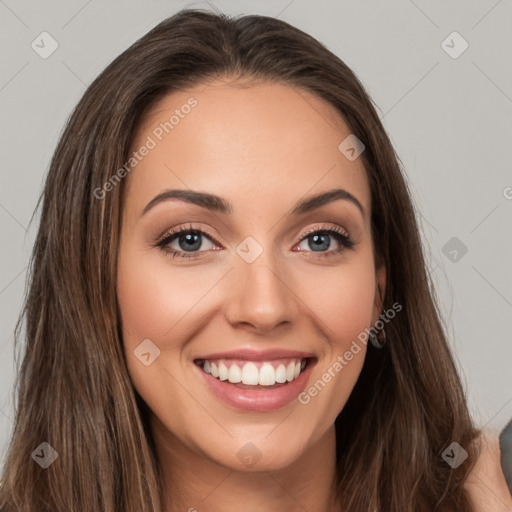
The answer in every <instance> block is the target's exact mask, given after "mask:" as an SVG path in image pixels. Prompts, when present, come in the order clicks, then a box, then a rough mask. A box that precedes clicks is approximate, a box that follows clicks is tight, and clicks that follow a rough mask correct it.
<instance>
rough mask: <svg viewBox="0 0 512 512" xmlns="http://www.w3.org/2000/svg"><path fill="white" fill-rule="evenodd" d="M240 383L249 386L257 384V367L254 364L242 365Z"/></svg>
mask: <svg viewBox="0 0 512 512" xmlns="http://www.w3.org/2000/svg"><path fill="white" fill-rule="evenodd" d="M242 382H243V383H244V384H250V385H251V386H255V385H256V384H258V367H257V366H256V365H255V364H254V363H247V364H244V367H243V368H242Z"/></svg>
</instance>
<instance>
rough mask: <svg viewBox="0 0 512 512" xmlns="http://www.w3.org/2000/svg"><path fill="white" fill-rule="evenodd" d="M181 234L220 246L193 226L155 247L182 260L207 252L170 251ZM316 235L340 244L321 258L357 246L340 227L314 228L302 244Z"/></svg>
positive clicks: (174, 234)
mask: <svg viewBox="0 0 512 512" xmlns="http://www.w3.org/2000/svg"><path fill="white" fill-rule="evenodd" d="M181 233H189V234H194V235H204V236H206V237H207V238H208V239H210V240H211V241H212V242H214V243H216V244H217V245H220V244H218V243H217V241H216V240H215V239H214V238H213V237H211V236H210V235H209V234H208V233H205V232H204V231H202V230H200V229H194V228H193V227H192V225H189V226H188V227H187V226H181V227H179V228H177V229H174V230H173V231H170V232H168V233H166V234H165V235H164V236H163V237H162V238H161V239H160V240H158V241H157V242H156V243H155V244H154V245H153V246H154V247H159V248H160V249H161V250H162V251H164V253H165V254H168V255H172V257H173V258H174V257H176V256H178V257H181V258H195V257H197V256H196V255H197V254H198V253H201V252H205V251H195V252H190V253H187V252H186V251H176V250H174V249H169V248H168V247H167V245H168V244H170V243H171V242H173V241H174V240H175V239H176V238H177V237H178V236H179V235H180V234H181ZM316 234H329V235H331V236H333V237H334V238H335V239H336V241H337V242H338V243H339V244H340V248H339V249H335V250H329V251H320V252H318V253H317V254H318V255H319V256H320V257H330V256H335V255H337V254H340V253H341V252H343V251H345V250H347V249H352V248H353V247H354V245H355V242H354V241H353V240H352V238H351V237H350V235H348V234H346V233H344V232H343V231H342V230H341V229H340V228H338V227H329V228H320V229H318V228H314V229H311V230H310V231H308V232H306V233H305V234H304V235H303V237H302V238H301V239H300V242H302V241H303V240H304V239H306V238H308V237H310V236H311V235H316ZM300 242H299V243H300ZM306 252H316V251H306Z"/></svg>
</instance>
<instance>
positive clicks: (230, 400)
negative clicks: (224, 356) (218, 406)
mask: <svg viewBox="0 0 512 512" xmlns="http://www.w3.org/2000/svg"><path fill="white" fill-rule="evenodd" d="M194 366H195V367H196V368H197V369H198V371H199V372H200V373H201V374H202V376H203V379H205V382H206V384H207V386H208V387H209V388H210V390H211V391H213V393H215V395H217V396H218V397H219V398H220V399H221V400H223V401H224V402H226V403H227V404H229V405H231V406H233V407H236V408H237V409H242V410H244V411H255V412H269V411H274V410H276V409H280V408H281V407H284V406H285V405H288V404H289V403H290V402H292V401H293V400H294V399H296V398H297V397H298V395H299V394H300V393H301V392H302V391H303V389H304V387H305V386H306V383H307V380H308V377H309V374H310V372H311V368H312V366H313V364H312V363H311V362H310V363H309V364H308V365H307V366H306V368H305V369H304V371H303V372H301V373H300V374H299V376H298V377H297V378H296V379H294V380H292V382H288V383H287V384H284V385H283V386H279V387H278V388H274V389H267V390H265V389H260V390H254V391H253V390H250V389H242V388H239V387H237V386H236V385H235V384H231V383H230V382H228V381H222V380H219V379H217V378H215V377H212V376H211V375H210V374H209V373H206V372H205V371H204V370H203V369H202V368H200V367H199V366H198V365H196V364H195V363H194Z"/></svg>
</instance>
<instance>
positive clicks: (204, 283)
mask: <svg viewBox="0 0 512 512" xmlns="http://www.w3.org/2000/svg"><path fill="white" fill-rule="evenodd" d="M172 116H173V117H172ZM166 123H167V124H166ZM350 133H351V132H350V129H349V128H348V126H347V125H346V124H345V122H344V121H343V120H342V119H341V118H340V117H339V116H338V115H337V114H336V113H335V111H334V109H333V108H332V107H331V106H330V105H329V104H327V103H326V102H324V101H323V100H322V99H320V98H318V97H316V96H314V95H312V94H310V93H307V92H305V91H302V90H298V89H294V88H291V87H289V86H286V85H280V84H270V83H264V84H263V83H261V84H258V85H255V84H251V85H250V86H243V87H241V86H240V85H239V84H229V83H226V82H223V81H220V80H217V81H215V82H213V83H211V84H209V85H208V86H205V85H202V86H201V87H195V88H193V89H190V90H187V91H180V92H176V93H173V94H171V95H169V96H167V97H166V98H165V99H164V100H162V101H161V102H160V103H158V105H156V106H155V107H154V108H153V109H152V110H151V112H150V113H149V114H148V115H147V116H146V117H145V119H144V122H143V123H142V125H141V126H140V128H139V131H138V134H137V137H136V140H135V142H134V145H133V151H137V155H138V156H134V157H133V158H136V159H137V160H136V161H133V162H132V164H133V163H136V165H135V166H134V167H133V169H132V170H131V172H130V173H129V175H128V176H127V178H125V179H126V180H127V183H126V185H127V186H126V189H125V191H124V192H125V196H124V202H123V222H122V234H121V243H120V249H119V260H118V299H119V306H120V310H121V316H122V325H123V340H124V346H125V350H126V359H127V364H128V369H129V372H130V375H131V378H132V380H133V383H134V386H135V388H136V390H137V392H138V393H139V394H140V395H141V397H142V398H143V399H144V401H145V402H146V403H147V404H148V406H149V408H150V409H151V412H152V417H151V421H152V425H153V429H154V430H155V432H157V434H156V435H158V436H160V438H162V439H163V438H166V439H167V441H169V444H174V445H180V446H181V447H186V449H187V450H191V451H192V452H193V453H194V454H196V455H199V456H201V457H207V458H208V459H210V460H213V461H215V462H217V463H219V464H222V465H224V466H226V467H231V468H236V469H238V470H244V468H246V469H247V470H249V469H250V468H251V467H252V466H251V464H250V463H248V460H250V457H251V456H252V458H253V460H256V459H258V461H257V463H258V468H266V469H272V468H274V469H277V468H283V467H286V466H287V465H289V464H291V463H292V462H293V461H295V460H297V459H298V458H299V456H301V455H302V454H303V453H304V452H305V451H306V450H308V449H314V446H315V444H316V443H318V442H320V441H321V439H322V438H325V436H326V435H328V433H329V432H331V433H332V426H333V423H334V420H335V419H336V416H337V415H338V414H339V412H340V411H341V409H342V408H343V406H344V404H345V403H346V401H347V399H348V397H349V395H350V393H351V391H352V389H353V387H354V385H355V383H356V380H357V378H358V376H359V373H360V370H361V367H362V365H363V360H364V356H365V353H366V346H365V345H364V344H363V343H361V342H358V343H357V344H354V343H353V342H354V341H355V340H356V341H357V340H358V335H360V334H361V333H362V332H364V330H365V328H369V327H371V326H372V325H373V324H374V323H375V321H376V320H377V319H378V317H379V314H380V312H381V311H380V309H379V307H378V301H379V290H378V289H377V284H378V283H380V293H383V291H384V285H385V275H384V271H383V270H382V269H379V272H376V270H375V266H374V255H373V249H372V239H371V231H370V211H371V204H370V190H369V187H368V182H367V179H366V175H365V170H364V168H363V164H362V161H361V158H355V159H353V158H350V159H349V158H347V157H346V156H345V154H348V155H351V152H349V153H342V152H341V150H340V149H339V148H338V146H339V145H340V143H341V142H342V141H344V139H346V137H347V136H349V135H350ZM349 140H350V139H349ZM143 148H146V149H143ZM351 156H352V155H351ZM334 189H342V190H343V191H345V192H341V193H340V194H339V195H337V196H333V197H335V198H334V199H333V200H331V201H317V202H315V201H313V202H312V203H310V202H309V200H310V199H311V198H312V197H313V196H317V195H319V194H324V193H326V192H329V191H332V190H334ZM171 190H180V191H184V192H186V193H189V194H191V193H201V194H208V195H212V196H216V197H217V198H218V199H211V198H206V199H204V198H203V199H200V200H197V201H195V200H194V201H192V200H189V201H187V200H185V198H184V196H182V198H181V199H180V198H177V197H169V196H170V195H172V194H170V195H168V196H165V195H164V196H162V195H161V194H164V193H166V192H169V191H171ZM155 198H156V199H155ZM347 198H348V199H347ZM351 198H353V199H351ZM331 199H332V198H331ZM298 204H306V205H309V206H307V207H297V205H298ZM358 204H359V205H360V207H361V208H360V207H359V206H358ZM190 228H192V230H194V231H192V232H190ZM176 229H182V230H183V231H182V232H181V233H178V234H177V235H176V236H175V237H174V238H169V236H168V235H169V234H170V233H171V232H173V231H174V230H176ZM332 229H334V230H336V231H338V232H339V233H340V234H341V237H338V235H337V233H336V232H334V233H332V232H331V233H329V232H328V230H332ZM198 232H200V233H198ZM344 237H349V240H350V243H348V244H347V245H345V244H346V239H345V238H344ZM356 345H357V346H358V347H359V351H357V350H355V346H356ZM351 347H352V350H351ZM348 352H350V353H351V354H352V357H350V355H349V354H347V353H348ZM345 354H347V356H345ZM205 361H208V362H207V363H206V368H205V367H204V363H205ZM303 361H306V363H307V365H306V367H305V369H304V371H303V372H302V373H300V374H299V376H298V377H296V375H297V372H298V370H299V368H301V367H302V366H303ZM336 361H338V365H337V364H336ZM342 361H343V362H342ZM340 366H341V369H340ZM205 370H207V371H208V370H209V372H210V373H206V371H205ZM219 372H220V373H219ZM239 379H242V382H239V383H237V381H239ZM276 379H277V382H276ZM283 380H284V381H285V382H283ZM230 381H233V382H230ZM319 381H320V382H319ZM244 382H245V383H246V384H244ZM272 382H276V383H275V384H274V385H273V386H272ZM315 382H316V383H317V384H316V387H315ZM315 391H316V392H315ZM249 443H251V444H249ZM247 457H249V459H248V458H247Z"/></svg>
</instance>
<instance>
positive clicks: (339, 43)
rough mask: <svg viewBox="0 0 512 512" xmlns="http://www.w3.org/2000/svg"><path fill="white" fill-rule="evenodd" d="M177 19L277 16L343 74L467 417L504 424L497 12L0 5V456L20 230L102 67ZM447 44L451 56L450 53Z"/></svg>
mask: <svg viewBox="0 0 512 512" xmlns="http://www.w3.org/2000/svg"><path fill="white" fill-rule="evenodd" d="M186 6H188V7H203V8H208V10H216V9H219V10H222V11H224V12H226V13H231V14H251V13H252V14H264V15H268V16H274V17H279V18H280V19H282V20H284V21H287V22H289V23H291V24H293V25H295V26H297V27H298V28H300V29H302V30H304V31H306V32H308V33H310V34H311V35H313V36H314V37H316V38H317V39H319V40H320V41H321V42H322V43H324V44H325V45H326V46H327V47H328V48H329V49H331V50H332V51H333V52H334V53H336V54H337V55H338V56H339V57H341V58H342V59H343V60H344V61H345V62H346V63H347V64H348V65H349V66H350V67H351V68H352V69H353V70H354V71H355V73H356V74H357V75H358V77H359V78H360V80H361V81H362V82H363V84H364V85H365V87H366V88H367V90H368V92H369V94H370V95H371V96H372V98H373V100H374V101H375V102H376V104H377V105H378V107H379V108H380V114H381V118H382V120H383V122H384V125H385V127H386V129H387V130H388V133H389V134H390V136H391V139H392V141H393V143H394V145H395V148H396V150H397V152H398V154H399V156H400V158H401V160H402V162H403V164H404V167H405V171H406V174H407V176H408V178H409V181H410V187H411V191H412V193H413V196H414V201H415V203H416V205H417V208H418V210H419V212H420V218H421V223H422V231H423V237H424V241H425V245H426V249H427V255H428V258H429V267H430V270H431V273H432V276H433V277H434V280H435V282H436V286H437V294H438V298H439V302H440V307H441V310H442V312H443V315H444V319H445V322H446V325H447V327H448V333H449V336H450V339H451V343H452V345H453V347H454V351H455V353H456V357H457V359H458V362H459V365H460V367H461V371H462V373H463V377H464V379H465V381H466V386H467V391H468V395H469V400H470V406H471V409H472V411H473V414H474V417H475V419H476V421H477V423H478V424H479V425H480V426H481V427H484V426H485V428H486V429H488V430H489V431H490V432H494V433H497V432H498V431H499V430H500V429H501V428H503V426H504V425H505V423H506V422H507V420H508V419H509V418H511V417H512V372H511V362H512V344H511V336H512V334H511V332H512V329H511V328H512V271H511V268H510V267H511V265H510V264H511V262H512V236H511V235H512V229H511V228H512V171H511V164H510V162H511V161H512V144H511V141H512V128H511V122H510V121H511V117H512V66H511V65H510V64H511V62H512V59H511V43H512V30H511V27H512V4H511V1H510V0H508V1H507V0H500V1H496V0H485V1H484V0H482V1H472V2H468V1H467V0H460V1H451V2H442V1H435V2H433V1H431V2H427V1H425V0H415V1H414V2H413V1H411V0H393V1H390V0H388V1H386V2H382V1H377V0H374V1H361V0H353V1H338V2H335V1H326V0H324V1H315V2H307V1H304V0H291V1H290V0H282V1H281V0H273V1H249V0H246V1H236V2H235V1H222V0H215V1H214V2H208V3H206V2H194V3H191V2H188V3H186V2H183V3H182V2H176V1H174V2H172V1H156V0H153V1H146V2H142V1H133V0H132V1H126V0H123V1H112V0H110V1H100V0H89V1H87V0H73V1H66V2H64V1H60V2H58V1H40V2H29V1H26V0H0V56H1V63H2V64H1V68H0V109H1V110H0V111H1V120H0V140H1V147H2V152H1V165H0V231H1V234H0V236H1V240H2V242H1V247H2V250H1V260H0V335H1V337H0V459H1V460H3V458H4V455H5V450H6V448H7V442H8V439H9V435H10V433H11V428H12V417H13V396H12V390H13V384H14V375H15V368H14V353H13V329H14V325H15V322H16V318H17V316H18V313H19V310H20V307H21V303H22V298H23V293H24V287H25V279H26V269H27V264H28V258H29V255H30V250H31V247H32V244H33V240H34V237H35V232H36V228H37V223H38V217H36V219H35V222H34V223H33V224H31V225H30V227H29V221H30V217H31V215H32V212H33V210H34V207H35V204H36V200H37V198H38V195H39V193H40V191H41V187H42V183H43V180H44V176H45V173H46V171H47V168H48V165H49V161H50V158H51V155H52V152H53V150H54V148H55V145H56V143H57V141H58V138H59V135H60V132H61V130H62V127H63V125H64V122H65V120H66V118H67V116H68V115H69V113H70V112H71V110H72V108H73V107H74V106H75V104H76V103H77V101H78V100H79V98H80V97H81V95H82V94H83V93H84V91H85V88H86V87H87V85H88V84H90V83H91V81H92V80H93V79H94V78H95V77H96V76H97V75H98V74H99V73H100V72H101V71H102V70H103V69H104V67H105V66H106V65H107V64H108V63H109V62H111V60H113V59H114V58H115V57H116V56H117V55H119V54H120V53H121V52H122V51H123V50H125V49H126V48H127V47H128V46H129V45H130V44H131V43H132V42H134V41H135V40H136V39H137V38H139V37H141V36H142V35H144V34H145V33H146V32H147V31H148V30H149V29H150V28H152V27H153V26H154V25H156V24H157V23H158V22H159V21H161V20H162V19H163V18H165V17H167V16H169V15H171V14H173V13H174V12H176V11H177V10H179V9H180V8H182V7H186ZM43 31H47V32H48V33H50V34H51V36H52V37H53V38H54V39H55V40H56V41H57V42H58V45H59V46H58V49H57V50H56V51H55V52H54V53H53V54H52V55H51V56H50V57H48V58H47V59H42V58H41V57H40V56H39V54H37V53H36V52H35V51H34V50H33V49H32V47H31V43H32V41H34V40H36V39H37V38H38V36H39V34H41V32H43ZM453 31H457V32H458V33H459V34H460V35H461V36H462V37H463V38H464V39H465V40H466V41H467V42H468V44H469V47H468V48H467V50H466V51H465V52H464V53H462V54H461V55H460V56H458V58H452V57H451V56H450V55H449V54H448V53H447V52H446V51H445V49H444V48H446V46H444V45H442V42H443V41H444V40H445V39H446V38H447V36H449V34H451V33H452V32H453ZM452 39H453V37H452V38H448V40H447V42H446V43H445V45H446V44H448V45H450V46H452V47H453V48H451V50H450V49H449V48H447V49H448V50H449V51H451V52H452V53H453V52H454V51H457V50H459V49H460V48H462V46H461V41H460V40H457V39H453V42H452ZM37 40H40V39H37ZM36 42H37V41H36ZM453 237H456V240H455V241H452V242H450V243H449V241H450V240H451V239H452V238H453ZM447 244H448V245H447ZM462 244H463V245H464V246H465V247H466V248H467V253H466V254H462V251H461V248H462V247H463V246H462ZM453 250H455V251H457V252H456V253H454V252H453ZM455 257H456V258H457V259H456V261H453V259H454V258H455ZM41 406H42V407H43V406H44V405H43V404H41Z"/></svg>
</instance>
